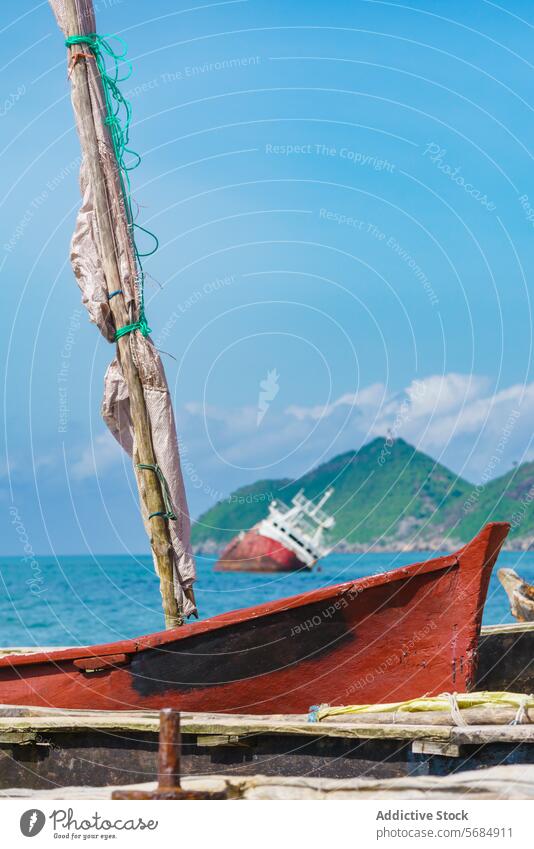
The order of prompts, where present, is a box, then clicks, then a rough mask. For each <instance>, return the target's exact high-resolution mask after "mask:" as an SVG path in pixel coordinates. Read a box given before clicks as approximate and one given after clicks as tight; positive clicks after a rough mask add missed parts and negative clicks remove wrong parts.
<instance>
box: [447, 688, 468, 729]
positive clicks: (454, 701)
mask: <svg viewBox="0 0 534 849" xmlns="http://www.w3.org/2000/svg"><path fill="white" fill-rule="evenodd" d="M443 695H444V696H445V698H446V699H448V702H449V705H450V708H451V718H452V721H453V722H454V724H455V725H460V726H462V725H467V722H466V721H465V719H464V718H463V716H462V714H461V711H460V708H459V707H458V698H457V696H458V694H457V693H443Z"/></svg>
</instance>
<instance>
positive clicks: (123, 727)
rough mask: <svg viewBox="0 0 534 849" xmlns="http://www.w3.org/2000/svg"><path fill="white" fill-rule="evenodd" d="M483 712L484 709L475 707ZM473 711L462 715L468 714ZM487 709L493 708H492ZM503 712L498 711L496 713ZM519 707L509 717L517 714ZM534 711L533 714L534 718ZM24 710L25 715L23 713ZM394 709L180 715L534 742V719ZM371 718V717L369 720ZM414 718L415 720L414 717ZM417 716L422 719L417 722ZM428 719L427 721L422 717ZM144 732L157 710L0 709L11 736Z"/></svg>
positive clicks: (200, 724)
mask: <svg viewBox="0 0 534 849" xmlns="http://www.w3.org/2000/svg"><path fill="white" fill-rule="evenodd" d="M476 712H477V713H480V709H477V711H476ZM469 713H470V712H469V711H462V715H463V714H466V715H468V716H469ZM488 713H489V712H488ZM501 713H503V711H501V710H499V711H496V715H499V714H501ZM515 713H516V712H515V711H513V710H512V711H511V712H510V714H508V713H506V717H507V719H508V716H509V715H510V716H511V718H513V716H515ZM532 713H533V712H532V711H531V712H530V716H531V717H532ZM21 714H23V715H21ZM394 716H395V715H394V714H372V715H369V717H368V716H367V715H362V716H361V717H358V718H355V717H349V716H344V717H340V718H336V719H342V721H330V720H325V721H323V722H309V721H308V718H307V716H306V715H303V714H293V715H291V714H284V715H282V714H279V715H276V714H273V715H270V714H269V715H265V716H259V715H256V714H253V715H248V716H247V715H241V716H240V715H237V714H209V713H206V714H191V713H183V714H182V722H181V726H182V731H183V733H184V734H194V735H197V736H202V737H209V736H215V737H223V738H224V737H228V736H232V737H242V738H245V737H251V736H259V735H272V734H282V735H302V736H304V737H354V738H357V739H394V740H416V739H420V738H427V739H431V740H439V741H447V742H451V743H458V744H474V743H476V744H478V743H497V742H503V743H514V742H528V743H534V724H528V723H527V724H522V725H508V724H506V725H503V724H498V723H493V724H478V725H475V724H472V725H466V726H456V725H453V724H451V722H450V718H449V722H448V723H446V722H445V720H446V719H447V718H448V715H447V714H443V715H442V717H441V718H440V719H441V721H436V719H437V718H438V717H439V714H436V713H435V712H432V713H431V712H425V717H417V714H408V715H406V714H405V715H404V716H403V717H402V720H400V719H399V715H398V714H397V722H394V721H393V719H394ZM369 720H371V721H369ZM414 720H415V721H414ZM418 720H419V721H418ZM424 720H426V721H424ZM84 730H85V731H109V732H118V731H124V732H127V731H143V732H151V733H154V734H157V733H158V731H159V713H158V712H157V711H131V712H126V711H116V712H112V711H47V709H46V708H17V707H15V706H13V707H9V706H3V707H2V708H1V709H0V735H2V736H3V737H4V739H5V740H7V736H6V735H9V734H14V735H19V734H32V733H34V734H44V733H65V732H76V733H79V732H83V731H84Z"/></svg>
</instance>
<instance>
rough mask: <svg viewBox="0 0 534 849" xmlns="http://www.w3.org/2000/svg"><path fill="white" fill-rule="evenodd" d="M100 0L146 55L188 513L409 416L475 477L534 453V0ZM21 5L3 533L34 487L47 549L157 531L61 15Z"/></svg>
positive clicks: (137, 142)
mask: <svg viewBox="0 0 534 849" xmlns="http://www.w3.org/2000/svg"><path fill="white" fill-rule="evenodd" d="M95 5H96V9H97V17H98V22H99V30H100V31H101V32H106V33H118V34H120V35H121V36H122V37H123V38H125V39H126V40H127V43H128V47H129V57H130V58H131V60H132V62H133V75H132V77H131V79H130V80H129V81H128V82H127V83H125V84H124V88H125V90H126V92H127V93H128V95H129V97H130V99H131V101H132V105H133V109H134V122H133V126H132V134H131V135H132V142H133V146H134V147H135V149H136V150H138V151H140V152H141V153H142V155H143V160H142V164H141V166H140V168H139V169H138V170H137V171H136V172H135V173H134V175H133V187H134V197H135V201H136V204H138V206H139V221H140V223H142V224H143V225H146V226H148V227H149V228H151V229H153V230H154V231H155V232H156V233H157V235H158V237H159V239H160V242H161V247H160V250H159V251H158V253H157V254H156V255H155V256H154V257H152V258H151V259H150V260H148V261H147V263H146V268H147V271H148V272H149V273H150V279H149V280H148V281H147V290H146V296H147V312H148V317H149V322H150V325H151V327H152V329H153V338H154V340H155V341H156V343H157V344H158V346H159V347H160V348H161V349H163V350H164V351H166V352H168V353H169V354H171V355H172V357H171V356H168V357H166V358H165V363H166V369H167V374H168V378H169V382H170V385H171V388H172V393H173V398H174V402H175V408H176V414H177V420H178V429H179V435H180V439H181V440H182V444H183V448H184V472H185V475H184V476H185V480H186V486H187V491H188V497H189V501H190V505H191V510H192V513H193V514H194V515H197V514H198V513H199V511H201V510H202V509H205V508H206V507H207V506H209V505H210V504H211V503H213V501H214V500H216V499H217V498H219V497H222V496H224V495H226V494H228V493H229V492H230V491H231V490H232V489H234V488H235V487H236V486H237V485H240V484H243V483H247V482H250V481H253V480H256V479H258V478H265V477H290V476H294V475H299V474H301V473H302V472H304V471H306V470H307V469H308V468H310V467H312V466H314V465H315V464H316V463H318V462H320V461H321V460H323V459H327V458H328V457H331V456H333V455H334V454H335V453H339V452H341V451H345V450H348V449H350V448H358V447H359V446H360V445H362V444H363V443H365V442H366V441H368V440H369V439H370V438H373V437H374V436H376V435H382V434H384V433H385V432H386V431H387V430H388V429H390V430H392V431H393V432H394V433H395V434H398V435H401V436H404V437H405V438H406V439H408V440H409V441H411V442H413V443H414V444H416V445H418V447H420V448H422V449H423V450H426V451H427V452H428V453H430V454H431V455H432V456H434V457H436V458H439V459H441V460H442V461H443V462H445V463H447V464H448V465H450V466H451V467H452V468H453V469H454V470H455V471H457V472H458V473H459V474H462V475H465V476H466V477H468V478H469V479H471V480H477V481H478V480H480V479H483V478H484V477H487V476H492V475H495V474H501V473H503V472H504V471H506V470H507V469H508V468H509V467H510V465H511V463H512V462H514V461H521V460H525V459H532V458H533V457H534V454H533V452H532V447H531V442H530V440H531V431H532V428H531V421H532V414H533V413H534V386H533V384H532V379H533V378H532V374H531V344H532V321H531V304H530V293H531V287H532V280H531V267H532V260H533V242H534V239H533V236H534V229H533V228H534V169H533V167H532V165H533V162H532V150H531V139H532V137H533V128H534V127H533V125H534V121H533V102H532V95H531V91H532V88H533V70H534V69H533V66H532V61H533V55H532V48H531V45H532V37H533V26H534V11H533V9H532V6H531V4H529V3H527V2H515V0H512V2H507V3H506V8H505V6H504V4H502V5H499V4H498V3H489V2H480V0H473V2H471V3H468V4H466V3H460V2H445V0H441V2H429V0H424V2H415V3H411V4H401V3H395V2H374V0H371V2H368V1H367V0H366V1H365V2H363V1H362V0H353V2H336V1H335V0H332V2H330V3H318V2H306V3H304V2H295V3H290V4H288V3H279V2H263V0H238V2H219V3H209V4H208V3H206V4H202V3H198V4H196V5H193V4H190V3H183V4H181V3H176V2H171V0H154V2H152V3H150V4H145V3H139V2H137V3H135V2H133V0H122V2H120V0H98V2H96V4H95ZM3 8H4V9H5V14H4V18H3V20H4V24H3V27H4V29H3V32H2V34H1V37H2V45H3V49H2V60H1V75H2V98H3V101H2V103H1V104H0V105H1V109H0V113H1V114H0V128H1V130H2V132H1V141H0V144H1V148H0V149H1V160H0V161H1V165H2V167H1V169H0V182H1V191H0V222H1V223H0V227H1V238H0V269H1V275H2V298H3V316H4V332H3V333H2V335H1V338H0V347H1V350H2V362H3V363H4V411H5V432H4V445H3V451H2V455H1V456H0V472H1V474H2V499H3V503H4V505H5V509H4V510H3V523H4V524H3V526H2V529H3V531H4V532H3V535H2V549H3V551H4V553H8V552H13V553H17V552H18V541H17V539H16V538H15V534H14V532H13V527H12V524H11V519H10V514H9V507H10V506H11V505H12V504H15V505H16V507H17V509H18V510H19V512H20V516H21V517H22V519H23V522H24V524H25V527H26V528H27V531H28V535H29V537H30V539H31V541H32V546H33V548H34V550H35V551H37V552H48V551H50V550H54V551H56V552H80V553H85V552H87V551H88V550H92V551H100V552H103V551H108V552H115V551H121V552H124V551H128V550H134V551H142V550H145V549H146V541H145V538H144V534H143V530H142V528H141V525H140V522H139V521H138V519H137V514H136V510H137V508H136V495H135V491H134V489H133V486H132V479H131V473H130V470H129V462H128V461H127V460H126V459H125V458H123V457H122V455H121V453H120V451H119V450H118V448H117V447H116V446H115V445H114V444H113V442H112V440H111V439H110V438H109V437H108V435H107V434H106V431H105V428H104V425H103V423H102V422H101V420H100V415H99V406H100V398H101V391H102V378H103V374H104V371H105V368H106V366H107V364H108V362H109V360H110V359H111V357H112V349H111V348H110V346H109V344H108V343H106V342H105V341H104V340H103V339H102V338H101V337H100V335H99V334H98V332H97V331H96V329H95V328H94V327H93V326H91V325H90V324H89V322H88V320H87V318H86V316H85V314H83V313H82V311H81V308H80V298H79V292H78V289H77V286H76V284H75V282H74V278H73V275H72V272H71V270H70V266H69V263H68V246H69V240H70V236H71V233H72V230H73V226H74V220H75V215H76V210H77V208H78V206H79V192H78V184H77V169H78V165H79V145H78V140H77V137H76V135H75V131H74V128H73V116H72V111H71V106H70V100H69V86H68V84H67V80H66V71H65V52H64V48H63V43H62V37H61V35H60V33H59V30H58V29H57V26H56V24H55V21H54V19H53V16H52V14H51V11H50V9H49V8H48V4H47V3H29V2H26V0H24V2H22V3H20V2H16V3H15V2H14V0H6V2H5V3H4V7H3ZM62 370H63V371H62ZM60 390H61V392H60ZM261 393H263V397H264V400H265V397H267V398H268V400H267V402H266V404H267V406H266V411H265V412H264V414H263V415H262V417H260V416H259V415H258V410H259V406H258V405H259V403H260V394H261ZM260 418H261V420H260ZM495 457H496V458H497V459H496V460H495V459H493V460H492V458H495ZM132 516H134V517H135V521H132Z"/></svg>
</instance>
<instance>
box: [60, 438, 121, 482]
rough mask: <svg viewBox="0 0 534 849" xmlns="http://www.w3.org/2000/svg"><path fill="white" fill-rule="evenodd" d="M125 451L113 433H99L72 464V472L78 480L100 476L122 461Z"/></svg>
mask: <svg viewBox="0 0 534 849" xmlns="http://www.w3.org/2000/svg"><path fill="white" fill-rule="evenodd" d="M123 458H124V452H123V450H122V448H121V447H120V445H119V444H118V442H116V440H115V439H114V438H113V436H112V435H111V433H108V432H107V431H105V432H104V433H100V434H98V436H96V437H95V438H94V440H93V442H92V443H91V444H90V445H87V446H86V447H85V448H84V449H83V451H82V452H81V455H80V458H79V459H78V460H76V461H75V462H74V463H72V464H71V466H70V471H71V474H72V476H73V477H74V478H76V479H77V480H84V479H86V478H92V477H98V476H99V475H101V474H103V473H104V472H107V471H108V470H109V469H110V468H111V467H112V466H115V465H117V464H118V463H120V462H121V461H122V460H123Z"/></svg>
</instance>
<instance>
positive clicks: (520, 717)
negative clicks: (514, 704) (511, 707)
mask: <svg viewBox="0 0 534 849" xmlns="http://www.w3.org/2000/svg"><path fill="white" fill-rule="evenodd" d="M531 698H532V693H531V694H530V695H529V696H521V701H520V703H519V707H518V708H517V713H516V715H515V717H514V719H512V721H511V723H510V725H523V723H524V722H528V721H529V718H528V713H527V704H528V703H529V700H530V699H531Z"/></svg>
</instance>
